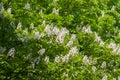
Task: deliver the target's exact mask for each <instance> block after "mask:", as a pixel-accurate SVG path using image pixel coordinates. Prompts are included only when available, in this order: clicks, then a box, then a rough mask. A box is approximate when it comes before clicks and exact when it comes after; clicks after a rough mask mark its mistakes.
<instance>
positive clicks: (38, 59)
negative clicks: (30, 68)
mask: <svg viewBox="0 0 120 80" xmlns="http://www.w3.org/2000/svg"><path fill="white" fill-rule="evenodd" d="M39 62H40V56H38V57H37V58H35V60H34V63H36V64H39Z"/></svg>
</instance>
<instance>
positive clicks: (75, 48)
mask: <svg viewBox="0 0 120 80" xmlns="http://www.w3.org/2000/svg"><path fill="white" fill-rule="evenodd" d="M76 53H78V49H77V47H76V46H75V47H72V48H71V49H70V51H69V54H70V55H71V56H74V55H75V54H76Z"/></svg>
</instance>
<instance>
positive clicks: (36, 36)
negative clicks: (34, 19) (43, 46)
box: [35, 32, 40, 40]
mask: <svg viewBox="0 0 120 80" xmlns="http://www.w3.org/2000/svg"><path fill="white" fill-rule="evenodd" d="M35 39H37V40H39V39H40V34H39V32H35Z"/></svg>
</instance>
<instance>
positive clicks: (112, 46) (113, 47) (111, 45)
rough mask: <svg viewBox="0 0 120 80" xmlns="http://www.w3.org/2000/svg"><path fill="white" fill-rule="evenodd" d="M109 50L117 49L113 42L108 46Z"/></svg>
mask: <svg viewBox="0 0 120 80" xmlns="http://www.w3.org/2000/svg"><path fill="white" fill-rule="evenodd" d="M108 48H112V49H115V48H116V44H115V43H113V42H111V43H110V44H109V45H108Z"/></svg>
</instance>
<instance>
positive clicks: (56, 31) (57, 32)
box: [53, 26, 60, 35]
mask: <svg viewBox="0 0 120 80" xmlns="http://www.w3.org/2000/svg"><path fill="white" fill-rule="evenodd" d="M59 32H60V30H59V28H58V27H57V26H55V27H54V28H53V34H55V35H58V34H59Z"/></svg>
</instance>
